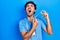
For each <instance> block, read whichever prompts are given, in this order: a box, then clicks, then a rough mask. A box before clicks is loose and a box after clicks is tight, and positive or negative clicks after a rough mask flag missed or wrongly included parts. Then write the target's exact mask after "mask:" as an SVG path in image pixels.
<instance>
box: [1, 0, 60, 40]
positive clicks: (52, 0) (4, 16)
mask: <svg viewBox="0 0 60 40" xmlns="http://www.w3.org/2000/svg"><path fill="white" fill-rule="evenodd" d="M28 1H30V0H0V40H23V39H22V36H21V34H20V32H19V21H20V20H21V19H23V18H25V17H26V12H25V9H24V5H25V3H26V2H28ZM32 1H33V2H34V3H35V4H36V5H37V10H36V13H35V16H36V15H37V14H38V13H40V11H41V10H46V11H47V12H48V14H49V18H50V22H51V25H52V30H53V34H52V35H48V34H47V33H46V32H44V31H42V33H43V34H42V36H43V40H60V0H32ZM38 17H39V18H41V19H43V17H42V15H39V16H38Z"/></svg>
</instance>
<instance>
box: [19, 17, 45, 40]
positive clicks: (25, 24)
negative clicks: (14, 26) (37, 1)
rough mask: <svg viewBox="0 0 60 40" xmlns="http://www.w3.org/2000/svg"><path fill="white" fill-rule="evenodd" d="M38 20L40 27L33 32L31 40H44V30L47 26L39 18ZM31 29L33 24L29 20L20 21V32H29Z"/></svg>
mask: <svg viewBox="0 0 60 40" xmlns="http://www.w3.org/2000/svg"><path fill="white" fill-rule="evenodd" d="M37 20H38V25H37V27H36V29H35V31H34V32H33V34H34V35H33V34H32V36H31V37H30V38H29V40H42V29H44V28H45V24H44V23H43V21H41V20H40V19H38V18H37ZM31 28H32V23H31V22H30V21H29V20H28V19H27V18H24V19H22V20H20V22H19V29H20V32H23V31H25V32H29V31H30V29H31Z"/></svg>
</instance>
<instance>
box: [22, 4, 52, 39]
mask: <svg viewBox="0 0 60 40" xmlns="http://www.w3.org/2000/svg"><path fill="white" fill-rule="evenodd" d="M29 11H31V12H29ZM26 12H27V18H28V20H29V21H31V22H32V24H33V25H32V28H31V30H30V31H29V32H27V33H26V32H24V31H23V32H21V34H22V36H23V38H24V40H29V38H30V37H31V36H32V34H33V32H34V30H35V29H36V27H37V25H38V20H37V19H36V18H34V16H33V14H34V12H35V8H34V5H33V4H31V3H29V4H28V5H27V7H26ZM42 15H43V16H44V18H45V19H46V21H47V27H45V28H44V31H45V32H47V33H48V34H52V27H51V24H50V20H49V16H48V13H47V12H45V13H43V14H42ZM33 20H34V22H33Z"/></svg>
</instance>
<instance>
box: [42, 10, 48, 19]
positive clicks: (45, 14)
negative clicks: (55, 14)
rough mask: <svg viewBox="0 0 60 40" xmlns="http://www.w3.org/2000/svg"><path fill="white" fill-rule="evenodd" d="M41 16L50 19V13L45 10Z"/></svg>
mask: <svg viewBox="0 0 60 40" xmlns="http://www.w3.org/2000/svg"><path fill="white" fill-rule="evenodd" d="M41 14H42V15H43V16H44V17H45V18H46V19H47V18H48V13H47V12H46V11H45V10H43V11H42V12H41Z"/></svg>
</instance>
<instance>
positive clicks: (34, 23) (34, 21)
mask: <svg viewBox="0 0 60 40" xmlns="http://www.w3.org/2000/svg"><path fill="white" fill-rule="evenodd" d="M37 25H38V20H37V19H36V18H34V19H33V27H34V28H36V27H37Z"/></svg>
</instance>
